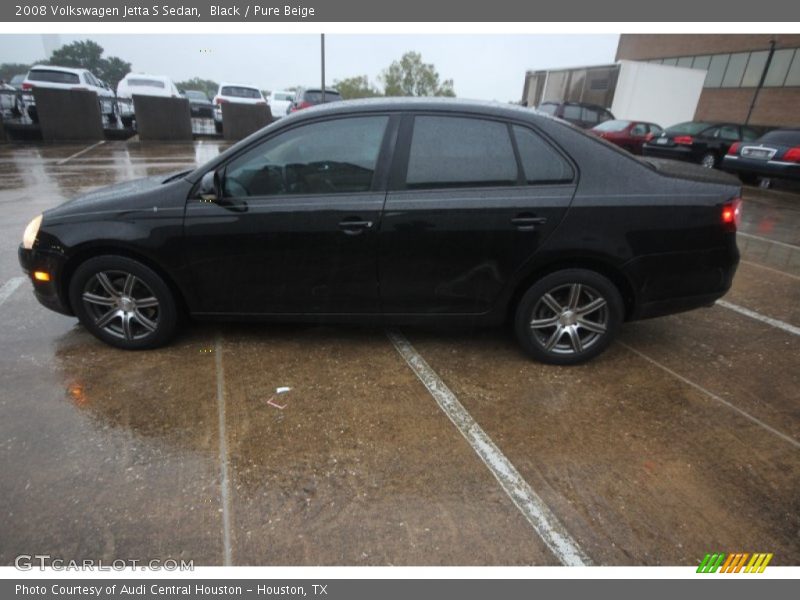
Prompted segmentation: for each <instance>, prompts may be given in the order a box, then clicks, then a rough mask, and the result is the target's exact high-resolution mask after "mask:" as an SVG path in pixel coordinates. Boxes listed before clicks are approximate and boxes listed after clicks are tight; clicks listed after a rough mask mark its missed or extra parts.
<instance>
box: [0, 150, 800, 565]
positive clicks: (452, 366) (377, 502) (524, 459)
mask: <svg viewBox="0 0 800 600" xmlns="http://www.w3.org/2000/svg"><path fill="white" fill-rule="evenodd" d="M221 148H223V146H222V145H221V144H219V143H217V142H212V141H200V142H195V143H194V144H183V145H169V144H150V145H144V144H141V143H138V142H105V143H99V144H94V145H92V146H86V145H41V144H40V145H36V144H29V145H25V146H21V145H6V146H3V147H0V206H1V207H2V208H3V212H4V218H3V219H2V221H0V344H2V348H3V350H2V354H0V385H1V386H2V390H3V392H2V394H0V410H2V414H3V419H2V420H0V521H2V524H3V526H2V531H3V535H2V537H0V564H6V565H7V564H13V562H14V557H15V556H17V555H18V554H22V553H24V554H49V555H51V556H52V557H59V558H63V559H67V560H68V559H76V560H77V559H84V558H95V559H103V560H105V561H111V560H113V559H120V558H121V559H141V560H145V559H166V558H173V559H185V560H194V561H195V564H196V565H217V564H237V565H239V564H242V565H248V564H252V565H297V564H300V565H389V564H391V565H471V564H476V565H481V564H488V565H529V564H533V565H557V564H561V563H562V562H569V561H568V560H566V559H565V557H566V558H569V556H573V558H575V557H577V558H576V560H578V561H581V562H585V563H591V564H604V565H696V564H698V563H699V562H700V560H701V559H702V558H703V556H704V555H705V554H706V553H707V552H715V551H722V552H750V553H752V552H771V553H774V555H775V557H774V559H773V560H772V563H771V564H774V565H787V564H791V565H796V564H798V563H800V495H799V494H798V489H800V484H799V482H800V402H799V400H800V392H799V391H798V390H800V359H799V358H798V357H800V196H799V195H797V194H794V193H791V192H786V191H772V190H761V189H758V188H746V190H745V194H744V214H743V225H742V228H741V230H740V233H741V234H740V236H739V247H740V250H741V252H742V262H741V264H740V267H739V271H738V273H737V275H736V279H735V282H734V287H733V289H732V291H731V292H730V293H729V294H728V295H727V296H726V297H725V299H724V302H723V303H722V304H718V305H716V306H714V307H713V308H708V309H702V310H698V311H694V312H689V313H684V314H680V315H676V316H672V317H666V318H661V319H655V320H651V321H643V322H637V323H630V324H627V325H626V326H625V328H624V329H623V333H622V336H621V339H620V341H618V342H616V343H615V344H614V345H613V346H612V348H611V349H610V350H609V351H608V352H606V353H605V354H603V355H602V356H601V357H599V358H598V359H596V360H594V361H592V362H590V363H589V364H586V365H584V366H580V367H570V368H563V367H561V368H560V367H552V366H546V365H542V364H537V363H535V362H532V361H530V360H529V359H527V358H526V357H525V356H524V355H523V354H522V353H521V351H520V350H519V349H518V347H517V345H516V343H515V342H514V340H513V338H512V335H511V333H510V332H509V331H505V330H494V329H490V330H479V331H469V330H458V329H452V328H451V329H447V330H432V329H425V330H423V329H414V328H400V329H394V330H391V331H388V332H387V331H385V330H382V329H371V328H360V327H331V326H324V327H323V326H315V325H314V326H312V325H268V324H191V325H190V326H188V327H186V328H185V330H184V332H183V333H182V334H181V336H180V337H179V339H178V340H177V341H176V342H175V343H173V344H172V345H170V346H168V347H166V348H163V349H160V350H156V351H149V352H139V353H129V352H123V351H120V350H116V349H114V348H111V347H109V346H107V345H105V344H103V343H101V342H99V341H98V340H96V339H95V338H93V337H92V336H91V335H89V334H88V333H87V332H86V331H84V330H83V329H82V328H81V327H80V326H78V325H77V321H76V319H73V318H68V317H64V316H60V315H57V314H55V313H53V312H50V311H48V310H46V309H45V308H43V307H40V306H39V305H38V303H37V302H36V301H35V299H34V298H33V295H32V293H31V284H30V282H29V281H27V280H26V279H25V278H24V277H22V274H21V271H20V269H19V266H18V264H17V253H16V252H17V246H18V244H19V240H20V237H21V235H22V230H23V228H24V227H25V224H26V223H27V222H28V221H29V220H30V219H31V218H32V217H33V216H34V215H35V214H37V213H39V212H41V211H42V210H45V209H47V208H49V207H52V206H54V205H56V204H58V203H60V202H62V201H63V200H65V199H67V198H70V197H72V196H74V195H76V194H78V193H81V192H83V191H88V190H90V189H93V188H96V187H98V186H103V185H107V184H111V183H114V182H118V181H123V180H127V179H131V178H135V177H142V176H148V175H157V174H161V173H168V172H171V171H175V170H177V169H181V168H188V167H190V166H192V165H194V164H195V163H199V162H204V161H205V160H207V159H209V158H211V157H212V156H214V155H216V154H217V153H218V152H219V151H220V149H221ZM280 388H290V389H289V390H288V391H284V392H281V393H279V392H278V390H279V389H280ZM548 536H549V537H548ZM554 540H555V541H554ZM562 542H564V543H565V544H566V546H565V545H564V543H562ZM565 548H567V549H566V550H565ZM570 548H571V549H572V550H570ZM573 550H574V552H572V551H573ZM571 552H572V553H571Z"/></svg>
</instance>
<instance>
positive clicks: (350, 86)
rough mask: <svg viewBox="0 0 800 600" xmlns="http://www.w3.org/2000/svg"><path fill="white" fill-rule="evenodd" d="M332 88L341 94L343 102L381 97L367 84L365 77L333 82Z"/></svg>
mask: <svg viewBox="0 0 800 600" xmlns="http://www.w3.org/2000/svg"><path fill="white" fill-rule="evenodd" d="M333 87H335V88H336V90H337V91H338V92H339V94H341V96H342V99H343V100H352V99H354V98H374V97H375V96H380V95H381V93H380V91H379V90H378V89H377V88H376V87H375V86H374V85H372V84H371V83H370V82H369V78H368V77H367V76H366V75H357V76H355V77H347V78H346V79H341V80H339V79H337V80H335V81H334V82H333Z"/></svg>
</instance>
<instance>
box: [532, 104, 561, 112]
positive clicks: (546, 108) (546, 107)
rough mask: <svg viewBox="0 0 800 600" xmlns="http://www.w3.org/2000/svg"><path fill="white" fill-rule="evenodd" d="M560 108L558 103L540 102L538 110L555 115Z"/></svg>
mask: <svg viewBox="0 0 800 600" xmlns="http://www.w3.org/2000/svg"><path fill="white" fill-rule="evenodd" d="M557 109H558V104H540V105H539V106H538V107H537V108H536V110H538V111H539V112H543V113H544V114H546V115H555V114H556V110H557Z"/></svg>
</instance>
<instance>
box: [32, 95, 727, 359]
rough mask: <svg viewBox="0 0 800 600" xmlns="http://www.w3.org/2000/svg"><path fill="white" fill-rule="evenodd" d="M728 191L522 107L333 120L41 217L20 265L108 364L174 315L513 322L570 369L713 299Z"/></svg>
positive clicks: (370, 107) (364, 112) (414, 108)
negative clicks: (627, 327) (638, 323)
mask: <svg viewBox="0 0 800 600" xmlns="http://www.w3.org/2000/svg"><path fill="white" fill-rule="evenodd" d="M739 194H740V188H739V186H738V183H736V181H735V180H734V179H732V178H731V177H730V176H728V175H725V174H723V173H717V172H714V171H708V170H704V169H701V168H699V167H695V166H694V165H687V164H680V163H672V162H669V161H658V160H657V159H651V160H649V161H644V160H642V159H638V158H634V157H632V156H631V155H629V154H628V153H626V152H624V151H621V150H619V149H617V148H616V147H614V146H612V145H610V144H607V143H606V142H603V141H602V140H599V139H597V138H596V137H594V136H589V135H587V134H585V133H583V132H582V131H579V130H578V129H576V128H574V127H572V126H570V125H568V124H566V123H564V122H562V121H559V120H557V119H554V118H551V117H548V116H546V115H541V114H538V113H535V112H533V111H530V110H527V109H522V108H519V107H511V106H505V105H500V104H481V103H468V102H459V101H453V100H447V101H435V100H417V101H413V100H405V99H404V100H379V101H357V102H342V103H336V104H330V105H327V106H324V107H319V108H313V109H309V110H305V111H300V112H298V113H296V114H295V115H293V116H291V117H288V118H285V119H281V121H279V122H278V123H275V124H273V125H271V126H269V127H267V128H265V129H263V130H261V131H259V132H257V133H255V134H253V135H252V136H250V137H249V138H247V139H245V140H243V141H241V142H240V143H238V144H236V145H235V146H233V147H231V148H230V149H228V150H227V151H225V152H223V153H222V154H220V155H219V156H218V157H216V158H214V159H213V160H211V161H210V162H208V163H207V164H205V165H203V166H202V167H200V168H198V169H196V170H194V171H191V172H184V173H178V174H174V175H171V176H168V177H161V178H149V179H144V180H138V181H132V182H128V183H122V184H117V185H114V186H112V187H108V188H105V189H101V190H98V191H95V192H92V193H89V194H87V195H84V196H82V197H79V198H76V199H74V200H71V201H68V202H66V203H65V204H62V205H61V206H58V207H57V208H54V209H52V210H48V211H46V212H45V213H44V214H43V215H40V216H39V217H36V218H35V219H34V220H33V221H32V222H31V224H30V225H29V226H28V228H27V229H26V231H25V234H24V239H23V243H22V245H21V247H20V250H19V258H20V262H21V264H22V266H23V269H24V270H25V271H26V272H28V273H29V274H30V277H31V280H32V282H33V286H34V292H35V294H36V297H37V298H38V299H39V301H40V302H41V303H42V304H44V305H45V306H47V307H48V308H51V309H53V310H56V311H59V312H61V313H64V314H68V315H75V316H77V317H78V319H79V320H80V321H81V323H83V325H84V326H85V327H86V328H87V329H88V330H89V331H90V332H92V333H93V334H94V335H95V336H97V337H98V338H100V339H101V340H103V341H105V342H107V343H109V344H111V345H114V346H117V347H119V348H125V349H142V348H153V347H156V346H159V345H162V344H164V343H166V342H167V341H168V340H170V338H172V337H173V334H174V333H175V331H176V328H177V325H178V322H179V320H180V319H179V317H180V316H181V315H182V314H188V315H191V316H192V317H194V318H197V319H264V320H266V319H273V320H296V321H340V322H347V321H350V322H353V321H357V322H367V321H371V322H379V323H395V324H397V323H400V324H402V323H408V322H412V321H413V322H418V323H419V322H423V323H424V322H436V323H442V322H445V321H453V322H458V323H465V324H467V325H469V326H475V325H479V324H499V323H501V322H503V321H506V320H510V321H511V322H513V324H514V328H515V331H516V336H517V338H518V339H519V342H520V344H521V346H522V348H523V349H524V350H525V351H527V352H528V353H529V354H530V355H531V356H533V357H535V358H537V359H539V360H541V361H544V362H548V363H554V364H574V363H579V362H582V361H585V360H587V359H589V358H592V357H594V356H596V355H598V354H599V353H600V352H602V351H603V350H604V349H605V348H606V347H607V346H608V345H609V343H610V342H611V341H612V339H613V338H614V336H615V335H616V334H617V332H618V331H619V329H620V326H621V324H622V323H623V321H626V320H635V319H642V318H646V317H654V316H659V315H664V314H669V313H674V312H678V311H682V310H688V309H692V308H696V307H701V306H707V305H710V304H712V303H713V302H714V301H715V300H716V299H717V298H719V297H720V296H722V295H723V294H725V292H726V291H727V290H728V288H729V287H730V285H731V280H732V278H733V275H734V272H735V269H736V265H737V263H738V251H737V248H736V226H737V222H738V216H739V206H740V200H739ZM675 335H680V333H679V332H677V331H676V332H675Z"/></svg>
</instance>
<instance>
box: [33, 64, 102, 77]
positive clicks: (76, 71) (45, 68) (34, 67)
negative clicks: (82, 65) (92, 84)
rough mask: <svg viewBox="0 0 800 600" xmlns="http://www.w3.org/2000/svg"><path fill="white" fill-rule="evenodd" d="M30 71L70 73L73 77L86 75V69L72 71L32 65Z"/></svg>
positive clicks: (52, 66) (51, 66)
mask: <svg viewBox="0 0 800 600" xmlns="http://www.w3.org/2000/svg"><path fill="white" fill-rule="evenodd" d="M30 71H61V72H62V73H72V74H73V75H80V74H81V73H87V72H88V71H89V70H88V69H73V68H72V67H57V66H55V65H33V66H32V67H31V68H30V70H29V71H28V72H30Z"/></svg>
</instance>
